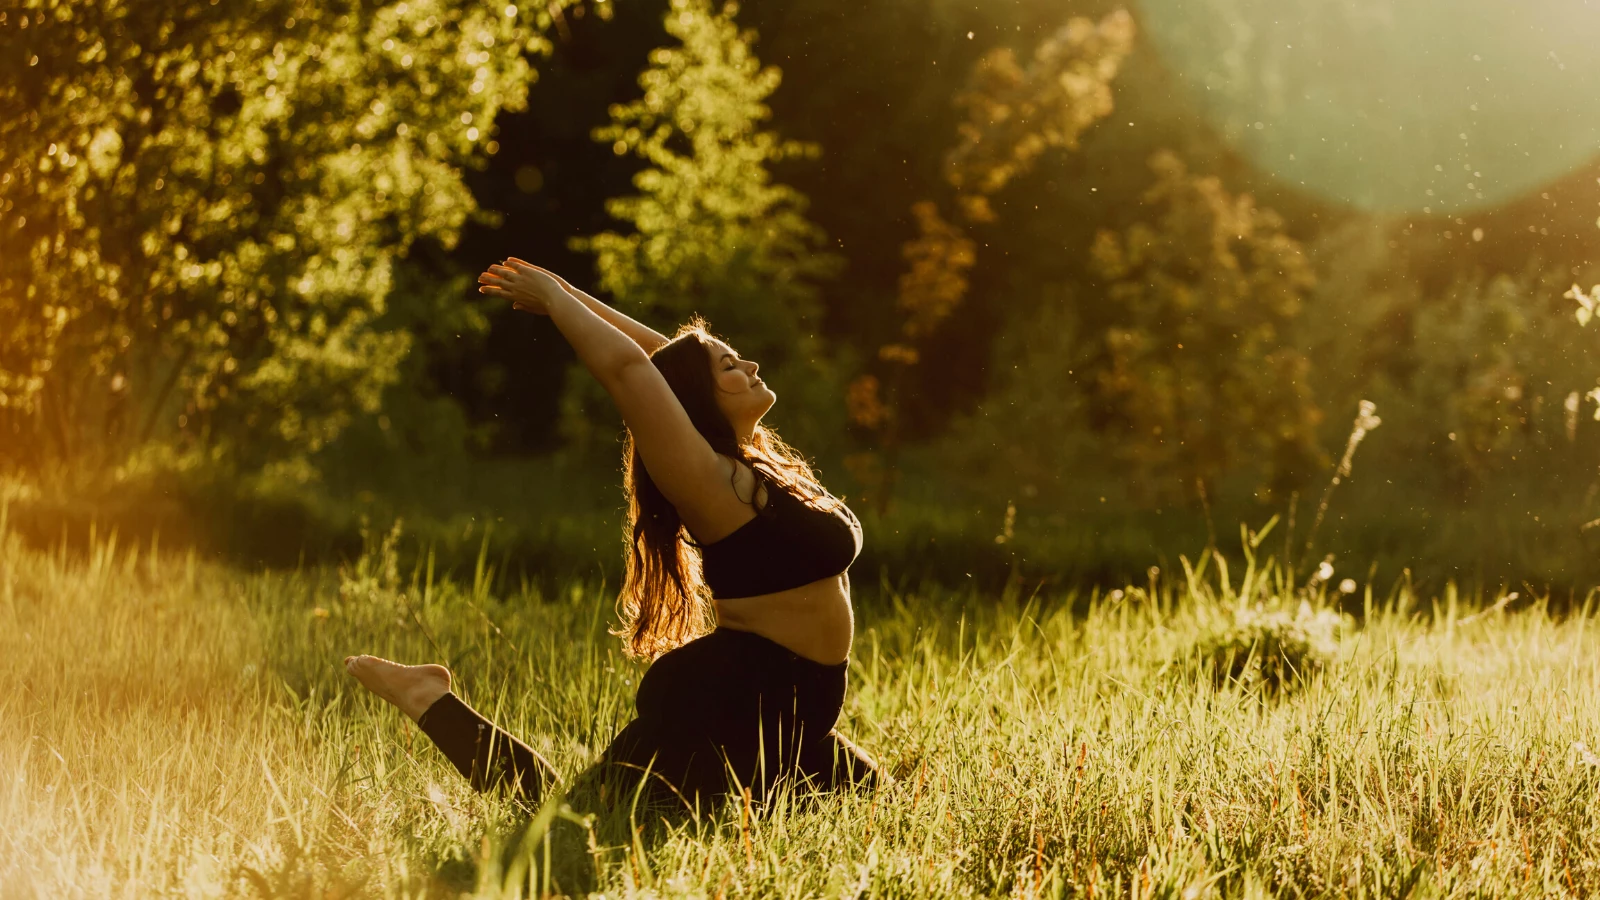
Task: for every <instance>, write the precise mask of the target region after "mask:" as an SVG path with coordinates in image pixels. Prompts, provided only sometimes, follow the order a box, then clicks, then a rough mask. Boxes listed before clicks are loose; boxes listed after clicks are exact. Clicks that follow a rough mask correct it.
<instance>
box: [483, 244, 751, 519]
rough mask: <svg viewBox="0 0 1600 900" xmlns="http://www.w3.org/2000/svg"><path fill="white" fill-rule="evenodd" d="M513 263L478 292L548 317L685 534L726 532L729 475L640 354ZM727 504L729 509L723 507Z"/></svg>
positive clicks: (551, 280)
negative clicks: (618, 418) (602, 394)
mask: <svg viewBox="0 0 1600 900" xmlns="http://www.w3.org/2000/svg"><path fill="white" fill-rule="evenodd" d="M512 262H513V264H512V265H510V266H490V267H489V270H488V271H487V272H485V273H483V275H481V276H479V278H478V281H479V282H480V283H481V285H482V286H481V287H479V288H478V290H480V291H481V292H483V293H485V294H489V295H491V296H496V297H504V298H506V299H509V300H511V301H512V306H513V307H514V308H516V309H520V310H524V311H527V312H533V313H539V314H541V315H547V316H549V317H550V320H551V321H552V322H554V323H555V326H556V328H558V329H560V331H561V334H562V336H563V337H565V338H566V339H567V343H569V344H571V345H572V349H573V350H575V351H577V354H578V359H579V360H580V361H582V363H583V365H584V368H586V369H588V370H589V372H590V374H592V375H593V376H594V377H595V379H596V380H597V381H599V382H600V384H601V386H602V387H604V388H605V389H606V393H608V394H610V395H611V399H612V401H613V402H615V403H616V404H617V409H618V410H619V411H620V412H621V413H622V420H623V421H624V422H625V423H627V426H628V431H629V432H631V433H632V434H633V439H634V444H635V446H637V447H638V448H639V455H640V457H642V458H643V459H644V466H645V470H646V471H647V472H649V473H650V478H651V480H652V481H654V482H655V483H656V486H657V487H659V488H660V489H661V493H662V494H663V495H664V496H665V497H666V498H667V500H668V501H669V502H671V503H672V505H673V506H674V507H676V508H677V509H678V513H679V515H681V516H683V518H684V521H685V522H687V523H688V524H689V526H690V530H691V531H696V532H698V533H707V532H717V531H722V530H726V529H725V528H723V524H724V520H726V519H727V518H728V517H729V516H730V515H731V516H733V517H737V516H739V515H740V513H741V512H742V510H741V509H740V506H739V504H738V503H737V502H736V501H737V498H736V497H734V495H733V493H732V491H731V490H726V488H727V486H728V483H729V482H728V475H727V473H726V471H725V470H724V469H723V467H722V463H721V461H720V460H719V459H718V458H717V454H716V452H715V451H714V450H712V449H711V445H710V444H709V443H707V442H706V439H705V438H703V437H701V436H700V432H699V431H698V430H696V429H695V427H694V423H692V422H690V421H689V414H688V413H686V412H684V409H683V404H681V403H679V402H678V398H677V396H676V395H675V394H673V393H672V388H670V387H668V386H667V381H666V379H665V378H662V377H661V373H660V372H658V371H657V370H656V367H655V364H654V363H652V362H650V357H649V355H648V354H646V353H645V351H644V348H643V347H641V346H640V345H639V344H638V343H636V342H635V341H634V340H633V339H632V338H630V337H629V336H628V335H626V334H624V333H623V332H622V331H621V330H620V329H618V328H617V327H616V326H615V325H613V324H612V323H611V322H609V321H607V320H606V319H604V318H602V317H601V316H600V315H599V314H598V313H597V312H595V310H593V309H591V308H590V307H589V305H588V304H586V303H584V302H583V301H582V300H580V299H579V298H578V297H576V296H574V295H573V294H570V293H568V292H567V290H566V289H565V288H564V287H563V286H562V284H561V281H560V280H559V279H557V278H556V277H555V276H553V275H551V274H549V273H548V272H545V271H544V270H542V269H539V268H537V267H535V266H532V265H529V264H527V263H521V264H520V265H518V264H517V263H518V262H520V261H512ZM619 315H620V314H619ZM624 318H626V317H624ZM630 321H631V320H630ZM641 327H642V326H641ZM647 330H648V329H647ZM652 333H653V332H652ZM706 364H707V365H710V361H709V360H707V363H706ZM719 487H720V488H722V490H719ZM730 497H731V498H733V499H734V501H735V502H732V503H730V502H729V500H728V498H730Z"/></svg>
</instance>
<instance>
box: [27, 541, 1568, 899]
mask: <svg viewBox="0 0 1600 900" xmlns="http://www.w3.org/2000/svg"><path fill="white" fill-rule="evenodd" d="M4 527H5V526H4V525H3V517H0V529H3V528H4ZM80 543H81V542H80ZM89 546H90V548H91V549H90V551H89V552H88V553H87V554H84V553H78V552H67V551H64V550H63V551H59V552H57V551H51V550H48V549H35V548H30V547H28V546H25V545H24V544H23V543H22V542H21V541H20V540H19V539H18V538H17V537H16V536H15V535H13V534H10V533H9V532H4V531H0V682H3V684H4V685H5V686H6V689H5V691H4V692H3V693H0V822H3V823H4V827H3V828H0V893H3V894H5V895H6V896H17V897H68V896H127V897H144V896H157V895H160V896H196V897H201V896H263V897H302V896H304V897H311V896H316V897H346V896H372V897H435V896H473V897H533V896H548V895H552V894H586V893H599V894H603V895H605V896H618V897H620V896H651V897H655V896H662V897H666V896H673V897H677V896H683V897H755V896H773V897H778V896H782V897H803V896H851V897H856V896H917V897H942V896H963V897H964V896H1018V897H1034V896H1073V897H1111V896H1115V897H1134V898H1144V897H1183V898H1195V897H1257V896H1291V897H1329V896H1367V897H1398V896H1412V897H1444V896H1450V897H1456V896H1461V897H1465V896H1550V895H1556V896H1588V895H1592V894H1593V893H1594V892H1595V891H1596V890H1597V889H1600V830H1597V829H1596V825H1597V823H1600V756H1597V755H1596V752H1595V751H1594V750H1591V749H1590V748H1591V747H1600V728H1597V726H1600V701H1597V700H1596V697H1597V696H1600V692H1597V691H1596V688H1597V686H1600V667H1597V663H1596V660H1597V659H1600V656H1597V654H1596V652H1595V650H1596V649H1597V648H1596V646H1595V645H1596V634H1597V631H1596V625H1597V624H1600V623H1596V622H1595V621H1594V618H1595V615H1596V613H1595V611H1594V610H1593V608H1592V604H1590V603H1589V602H1588V600H1586V599H1583V598H1579V601H1580V602H1578V603H1576V604H1572V605H1570V606H1567V607H1564V609H1565V612H1563V613H1561V614H1559V615H1558V614H1557V613H1556V612H1555V610H1554V609H1553V607H1552V603H1551V600H1550V598H1538V597H1526V596H1517V595H1506V596H1501V597H1487V596H1485V597H1479V598H1464V597H1460V596H1458V595H1457V594H1456V592H1455V591H1454V590H1453V589H1451V590H1449V591H1447V592H1446V593H1445V594H1444V595H1443V596H1441V597H1439V598H1427V597H1420V596H1416V595H1415V594H1414V593H1413V592H1412V591H1411V590H1410V589H1408V588H1407V587H1406V585H1405V584H1404V583H1403V582H1402V583H1400V584H1399V585H1397V586H1394V587H1393V588H1385V587H1383V586H1372V587H1369V586H1360V587H1358V588H1357V590H1356V592H1355V593H1354V594H1351V595H1349V596H1348V597H1346V598H1345V600H1346V602H1345V604H1343V605H1345V606H1350V605H1359V606H1360V607H1361V613H1360V614H1359V615H1357V616H1350V615H1345V614H1341V613H1338V612H1336V611H1335V607H1336V606H1338V605H1339V604H1335V603H1334V600H1333V598H1334V597H1336V596H1338V594H1337V591H1338V587H1333V588H1331V589H1330V587H1329V585H1328V584H1327V583H1325V582H1316V583H1313V584H1311V585H1301V586H1296V585H1293V584H1291V583H1289V581H1288V579H1287V576H1286V575H1285V573H1284V572H1283V570H1282V569H1281V568H1280V567H1277V566H1276V565H1275V564H1273V563H1272V562H1271V561H1270V560H1266V559H1261V560H1259V561H1256V562H1252V563H1250V564H1249V565H1247V566H1246V567H1245V568H1244V570H1243V571H1241V570H1240V569H1239V568H1238V567H1237V566H1235V567H1234V568H1233V569H1232V570H1231V571H1230V570H1228V569H1227V567H1226V566H1225V565H1219V564H1218V563H1219V562H1220V558H1214V557H1211V556H1210V555H1203V556H1201V557H1199V560H1200V561H1199V562H1198V563H1193V564H1190V570H1189V571H1180V572H1178V573H1171V574H1169V573H1165V572H1154V573H1152V574H1151V575H1150V579H1149V581H1148V582H1147V583H1146V584H1143V585H1128V586H1125V587H1124V588H1122V589H1119V590H1113V591H1110V592H1106V593H1101V592H1091V593H1087V594H1076V595H1074V594H1061V595H1059V596H1048V597H1047V596H1028V595H1025V594H1024V592H1023V591H1021V590H1020V589H1018V588H1016V587H1015V586H1013V588H1012V589H1009V590H1006V591H1004V592H1001V593H1000V594H999V595H984V594H980V593H978V592H975V591H969V592H967V593H961V592H955V591H951V590H949V589H940V588H929V589H927V590H926V591H910V592H905V593H902V592H900V591H899V590H897V589H896V588H894V587H893V586H892V585H889V584H888V583H886V582H885V583H882V584H880V585H878V586H877V587H876V588H874V587H873V586H872V585H866V584H863V585H859V586H858V591H857V593H858V595H859V596H860V601H859V604H858V620H859V628H858V638H857V644H856V648H855V653H854V657H853V660H854V661H853V663H852V668H851V672H850V678H851V690H850V694H849V697H848V700H847V705H846V709H845V713H844V717H843V719H842V721H841V725H840V728H841V730H842V731H843V732H844V733H846V734H847V735H849V736H851V737H852V738H854V739H855V740H856V741H857V742H858V743H861V744H863V745H864V746H865V747H867V748H868V749H869V750H870V751H872V752H874V753H875V754H877V755H878V756H879V758H880V760H881V761H882V762H883V763H884V764H885V766H886V767H887V768H888V769H889V770H890V771H891V772H892V773H893V774H894V775H895V777H896V779H897V780H896V781H895V782H894V783H893V784H891V785H886V786H882V787H880V788H878V789H876V790H873V791H869V792H861V793H850V794H839V795H832V796H826V797H821V798H816V797H812V798H804V797H797V796H780V797H778V798H776V799H774V800H772V801H771V802H770V804H769V805H767V806H765V807H758V808H754V809H752V808H749V807H748V806H746V805H745V804H743V803H742V802H737V801H736V802H733V803H730V804H728V805H726V806H725V807H723V808H721V809H718V810H710V811H705V812H703V813H702V814H700V815H698V816H696V817H688V816H678V817H673V818H670V819H663V818H661V817H660V816H659V815H657V814H655V813H653V812H652V811H650V810H648V809H640V808H637V807H634V806H632V805H630V804H627V803H621V804H615V805H612V806H610V807H598V808H597V807H595V806H593V805H592V804H590V805H588V806H582V805H580V806H579V807H575V806H574V804H573V803H571V802H569V798H566V797H564V796H563V795H562V794H561V793H560V792H559V791H558V792H555V793H553V794H552V795H551V796H550V797H549V798H547V800H546V802H545V803H544V805H543V807H542V808H540V809H537V810H523V809H521V808H519V807H518V806H516V805H515V803H514V802H512V801H510V800H508V799H506V798H503V797H499V796H485V795H477V794H474V793H472V792H471V791H470V789H469V788H468V787H467V785H466V784H465V783H464V780H463V779H461V778H460V777H459V776H458V775H457V773H456V772H455V771H454V770H453V769H451V768H450V767H449V765H448V763H446V762H445V760H444V759H443V757H442V756H441V755H440V754H438V753H437V752H436V751H435V750H434V749H433V748H432V747H431V746H430V745H429V743H428V741H427V739H426V738H425V737H423V736H421V735H420V734H419V733H418V732H417V730H416V729H415V728H414V727H413V726H412V725H411V724H410V723H409V721H407V720H405V719H404V717H403V716H401V715H400V714H398V713H397V712H395V711H393V710H392V709H389V708H388V707H386V706H384V705H383V704H382V703H381V702H379V701H377V700H375V699H374V698H372V697H371V696H369V695H366V694H365V693H364V692H362V691H361V690H360V689H359V687H358V686H357V685H355V684H354V682H353V681H352V680H351V679H349V678H348V677H347V676H346V675H345V673H344V671H343V668H342V666H341V665H340V664H339V661H340V659H341V658H342V657H343V656H344V655H345V654H347V653H352V652H372V653H377V654H382V655H386V656H389V657H391V658H396V659H400V660H403V661H412V662H420V661H425V660H437V661H443V662H446V663H448V664H449V665H450V666H451V667H452V669H453V671H454V672H455V674H456V676H457V686H458V690H459V691H461V692H462V693H463V695H464V696H465V697H466V699H467V700H468V701H469V702H471V703H473V704H474V705H475V706H477V707H478V708H480V709H483V710H485V711H488V712H489V713H490V714H491V715H492V717H493V718H494V719H495V720H496V721H498V722H499V723H501V724H502V725H504V726H506V727H507V728H509V729H510V730H511V731H512V732H513V733H515V734H518V735H519V736H522V737H524V738H525V739H526V740H528V741H529V743H531V744H532V745H533V746H534V747H535V748H536V749H538V750H539V751H540V752H541V753H543V754H544V755H545V756H546V757H547V758H549V759H550V760H551V761H552V762H553V763H554V764H555V765H556V767H557V768H558V769H559V770H560V771H561V772H562V774H563V776H565V777H569V778H570V776H572V775H574V774H576V773H577V772H579V771H580V770H581V769H582V768H583V767H584V766H585V765H586V764H587V763H588V762H589V761H591V760H592V759H593V758H594V756H595V755H596V754H597V753H598V752H599V751H600V749H601V748H602V747H603V746H604V745H605V743H606V741H607V740H608V739H609V737H610V736H611V735H612V733H613V732H614V731H615V730H616V729H617V728H618V727H619V726H620V725H621V724H622V723H623V722H625V721H626V720H627V719H628V717H629V716H630V715H631V702H632V692H633V685H634V684H635V683H636V682H637V677H638V674H639V673H640V671H641V668H640V667H639V666H637V665H635V664H633V663H630V662H628V661H626V660H625V659H624V658H623V656H622V655H621V652H620V647H619V644H618V642H617V640H616V639H615V638H613V637H610V636H609V635H608V634H607V632H606V627H607V623H608V621H609V620H610V616H611V587H610V586H608V585H604V584H595V583H583V582H573V583H571V584H569V585H567V586H566V587H565V588H564V589H562V590H560V591H557V592H551V591H548V590H545V589H541V588H539V587H538V586H534V585H526V586H524V585H517V584H511V583H509V582H510V579H507V578H502V577H500V576H498V575H497V573H495V572H494V570H493V567H492V565H490V564H488V563H487V562H484V563H480V565H479V566H478V567H476V568H475V569H473V570H470V571H461V572H455V573H444V572H441V571H437V570H435V568H434V567H433V566H432V565H431V563H430V560H429V559H428V557H427V555H426V553H425V552H422V551H417V552H415V553H414V554H412V553H408V551H407V542H406V540H405V539H404V537H403V535H402V534H401V533H400V532H398V531H394V532H390V533H389V534H387V535H384V534H373V535H370V536H369V545H368V547H367V549H366V550H365V551H364V552H363V553H362V554H361V555H360V556H359V557H357V558H354V559H352V560H350V561H349V562H348V563H347V564H345V565H343V566H340V567H316V568H306V569H301V570H286V571H260V572H246V571H241V570H239V569H236V568H229V567H225V566H221V565H216V564H212V563H208V562H206V561H204V560H202V559H198V558H197V557H196V556H195V555H194V554H193V553H191V552H187V551H185V552H173V551H171V550H164V549H162V548H161V547H160V546H159V544H158V543H154V544H145V545H142V546H129V545H127V544H126V543H119V541H118V540H117V539H116V537H115V536H114V535H113V536H107V535H100V536H97V537H95V538H94V539H92V540H91V541H90V543H89ZM1245 547H1246V549H1248V547H1249V541H1247V542H1246V544H1245ZM1344 587H1345V588H1348V587H1350V585H1348V584H1346V585H1344ZM1474 610H1475V611H1474ZM1273 616H1278V618H1277V619H1273V618H1272V617H1273ZM1251 617H1255V619H1254V620H1255V621H1258V622H1259V621H1275V622H1278V623H1279V624H1280V625H1283V624H1284V623H1289V625H1288V627H1287V630H1285V629H1282V628H1280V629H1279V631H1280V633H1279V635H1278V636H1279V637H1282V636H1283V635H1285V634H1288V633H1289V632H1292V631H1293V630H1294V627H1295V626H1294V623H1296V622H1298V623H1300V624H1301V625H1304V624H1305V623H1307V622H1317V623H1321V624H1322V625H1323V626H1326V627H1325V628H1324V629H1323V633H1322V635H1321V638H1320V639H1321V640H1324V641H1326V642H1327V644H1328V645H1327V646H1326V647H1324V648H1323V649H1322V651H1321V652H1322V654H1323V655H1322V656H1321V657H1319V658H1320V659H1321V660H1322V662H1323V665H1321V666H1320V667H1317V668H1312V667H1311V666H1309V665H1305V664H1303V663H1302V664H1301V666H1300V668H1301V669H1303V670H1304V673H1303V674H1304V677H1303V678H1298V679H1296V678H1294V677H1293V676H1294V675H1295V674H1296V673H1295V672H1294V671H1292V670H1287V669H1283V668H1281V667H1280V668H1279V669H1273V668H1272V666H1270V665H1268V666H1265V667H1261V669H1260V671H1262V672H1264V673H1267V674H1269V675H1270V674H1271V673H1272V672H1274V671H1276V672H1278V673H1279V674H1280V675H1284V680H1283V681H1282V682H1281V683H1278V682H1274V681H1272V680H1271V679H1270V678H1256V679H1254V680H1253V681H1252V680H1251V679H1250V678H1249V677H1240V678H1237V679H1230V678H1227V677H1225V676H1224V677H1218V675H1219V673H1218V668H1217V665H1218V664H1217V663H1216V662H1215V660H1216V659H1217V657H1214V656H1208V655H1207V652H1206V649H1205V648H1207V647H1214V646H1217V645H1218V640H1219V638H1218V636H1219V635H1222V636H1226V635H1228V634H1230V633H1232V634H1235V635H1237V634H1238V633H1239V632H1238V630H1237V629H1238V626H1239V623H1241V622H1244V621H1246V620H1249V619H1251ZM1230 629H1232V631H1230ZM1269 630H1270V629H1269ZM1258 643H1259V644H1260V646H1257V647H1256V648H1255V651H1256V652H1257V654H1258V655H1262V654H1260V650H1261V648H1262V647H1265V646H1267V644H1266V643H1264V642H1258ZM1271 646H1274V647H1280V648H1281V647H1289V646H1290V644H1289V643H1284V644H1281V645H1280V644H1272V645H1271ZM1268 652H1269V653H1270V652H1272V651H1268ZM1283 652H1287V651H1283ZM1284 658H1287V657H1284ZM1252 671H1254V670H1252ZM1285 673H1287V674H1285ZM1275 684H1277V685H1279V686H1278V687H1277V688H1276V689H1274V686H1275Z"/></svg>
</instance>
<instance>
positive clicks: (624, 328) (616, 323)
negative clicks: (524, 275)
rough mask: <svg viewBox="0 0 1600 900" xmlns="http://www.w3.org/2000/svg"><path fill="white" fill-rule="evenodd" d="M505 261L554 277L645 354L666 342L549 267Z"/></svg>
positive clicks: (664, 338)
mask: <svg viewBox="0 0 1600 900" xmlns="http://www.w3.org/2000/svg"><path fill="white" fill-rule="evenodd" d="M506 262H507V263H520V264H521V265H524V266H532V267H533V268H535V269H538V270H539V271H541V272H543V273H545V274H546V275H549V276H550V277H551V278H554V279H555V280H556V282H557V283H559V284H560V285H561V289H562V290H564V291H566V292H567V293H569V294H571V295H572V296H573V297H574V298H576V299H577V300H578V302H580V303H582V304H583V305H584V306H586V307H588V308H589V311H590V312H593V313H594V314H595V315H597V316H599V317H600V318H602V319H605V320H606V322H608V323H609V324H610V325H611V327H613V328H615V329H617V330H618V331H620V332H622V333H623V334H625V335H627V336H628V337H630V338H632V339H633V342H634V343H635V344H638V345H639V347H640V348H641V349H643V350H644V352H645V353H647V354H649V353H654V352H656V348H657V347H660V346H661V345H662V344H665V343H666V342H667V337H666V335H663V334H661V333H660V332H658V331H656V330H655V329H653V328H651V327H650V326H648V325H644V324H641V323H639V322H636V321H634V320H633V319H631V318H629V317H628V316H627V314H625V313H623V312H622V311H621V310H619V309H616V308H615V307H611V306H607V305H605V304H604V303H601V302H600V301H599V300H596V299H595V298H593V297H591V296H589V295H588V294H586V293H584V292H583V291H581V290H579V289H578V288H575V287H573V286H572V284H571V283H569V282H568V281H567V280H566V279H565V278H562V277H561V276H560V275H557V274H556V273H554V272H552V271H550V270H549V269H546V268H544V267H542V266H535V265H533V263H530V262H528V261H526V260H522V259H518V258H516V257H515V256H513V257H511V258H510V259H508V260H506Z"/></svg>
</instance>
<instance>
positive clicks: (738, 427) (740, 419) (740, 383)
mask: <svg viewBox="0 0 1600 900" xmlns="http://www.w3.org/2000/svg"><path fill="white" fill-rule="evenodd" d="M705 347H706V354H707V355H708V356H709V357H710V359H711V376H712V378H714V379H715V380H716V384H717V406H718V407H719V408H721V410H722V414H723V415H724V416H726V417H727V418H728V422H729V424H731V425H733V430H734V432H735V433H736V434H738V435H739V437H740V438H748V437H749V436H750V435H751V434H752V433H754V431H755V428H756V424H757V423H758V422H760V421H761V417H762V416H764V415H766V414H767V410H769V409H771V408H772V404H773V403H774V402H775V401H776V400H777V399H778V395H777V394H775V393H773V392H772V389H771V388H769V387H767V383H766V382H765V381H762V380H761V377H760V376H758V375H757V374H756V370H758V369H760V368H761V367H760V366H758V365H756V364H755V363H753V362H751V361H750V360H748V359H740V358H739V354H738V353H736V352H735V351H734V349H733V348H732V347H729V346H728V345H727V344H725V343H723V342H722V341H720V340H717V339H716V338H712V339H711V340H709V341H706V342H705Z"/></svg>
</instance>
